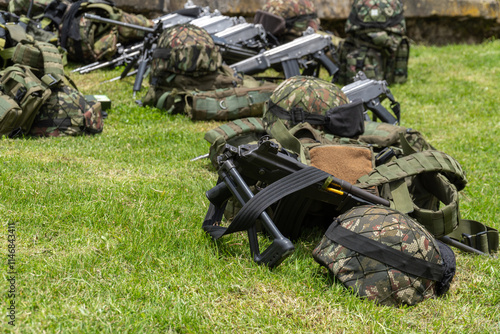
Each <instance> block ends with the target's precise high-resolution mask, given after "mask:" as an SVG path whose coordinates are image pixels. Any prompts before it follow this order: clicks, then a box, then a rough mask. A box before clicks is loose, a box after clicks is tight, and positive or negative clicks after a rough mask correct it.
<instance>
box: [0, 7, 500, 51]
mask: <svg viewBox="0 0 500 334" xmlns="http://www.w3.org/2000/svg"><path fill="white" fill-rule="evenodd" d="M192 1H193V3H194V4H196V5H200V6H209V7H210V8H211V9H212V10H213V9H215V8H217V9H218V10H219V11H221V12H222V13H223V14H226V15H230V16H244V17H246V18H247V20H248V21H249V22H251V20H252V19H253V16H254V13H255V11H256V10H258V9H260V8H261V7H262V5H263V4H264V3H265V1H266V0H192ZM314 1H315V4H316V8H317V11H318V16H319V17H320V18H321V25H322V27H323V28H324V29H327V30H330V31H333V32H334V33H335V34H337V35H339V36H343V32H344V24H345V20H346V18H347V16H348V15H349V11H350V6H351V1H352V0H314ZM8 2H9V1H8V0H0V9H4V10H5V9H6V8H7V4H8ZM115 3H116V5H117V6H118V7H120V8H122V9H123V10H125V11H127V12H131V13H141V14H144V15H146V16H148V17H150V18H154V17H157V16H159V15H161V14H165V13H168V12H170V11H173V10H177V9H180V8H183V7H184V4H185V3H186V1H185V0H115ZM403 3H404V5H405V17H406V22H407V26H408V36H409V37H410V38H411V39H413V40H414V41H416V42H420V43H428V44H435V45H443V44H448V43H478V42H482V41H483V40H485V39H487V38H491V37H495V38H500V0H406V1H404V2H403Z"/></svg>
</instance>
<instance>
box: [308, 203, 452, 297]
mask: <svg viewBox="0 0 500 334" xmlns="http://www.w3.org/2000/svg"><path fill="white" fill-rule="evenodd" d="M313 257H314V259H315V260H316V261H317V262H319V263H320V264H322V265H324V266H325V267H327V268H328V269H329V270H330V271H331V272H332V273H333V274H334V276H335V277H336V279H338V280H339V281H340V282H342V283H343V284H344V285H345V286H346V287H347V288H349V289H352V290H354V291H355V292H356V293H357V294H358V295H359V296H360V297H365V298H368V299H370V300H374V301H375V302H376V303H378V304H381V305H390V306H400V305H415V304H417V303H418V302H421V301H423V300H425V299H428V298H432V297H435V296H440V295H443V294H444V293H445V292H446V291H447V290H448V289H449V286H450V283H451V280H452V279H453V276H454V274H455V267H456V266H455V256H454V254H453V251H452V250H451V249H450V248H449V247H448V246H447V245H445V244H443V243H441V242H439V241H437V240H436V239H434V237H432V235H431V234H430V233H429V232H427V231H426V230H425V229H424V228H423V227H422V226H421V225H420V224H418V223H417V222H416V221H414V220H412V219H411V218H410V217H408V216H407V215H404V214H401V213H399V212H398V211H395V210H393V209H390V208H387V207H378V206H359V207H355V208H353V209H351V210H349V211H347V212H346V213H344V214H343V215H341V216H339V217H338V218H337V219H336V220H335V221H334V222H333V224H332V225H331V226H330V227H329V228H328V230H327V232H326V233H325V236H324V237H323V239H322V240H321V242H320V243H319V244H318V246H316V248H315V249H314V251H313Z"/></svg>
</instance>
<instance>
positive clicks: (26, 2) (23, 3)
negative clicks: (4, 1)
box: [8, 0, 67, 18]
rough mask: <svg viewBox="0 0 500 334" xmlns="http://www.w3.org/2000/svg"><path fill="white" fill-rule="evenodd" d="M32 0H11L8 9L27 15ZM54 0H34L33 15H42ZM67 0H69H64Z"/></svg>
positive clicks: (17, 13)
mask: <svg viewBox="0 0 500 334" xmlns="http://www.w3.org/2000/svg"><path fill="white" fill-rule="evenodd" d="M31 1H32V0H10V1H9V7H8V10H9V12H11V13H14V14H16V15H18V16H20V15H26V14H27V13H28V10H29V7H30V2H31ZM52 1H53V0H33V6H32V8H31V17H34V18H36V17H37V16H42V15H43V13H44V11H45V8H47V6H48V5H49V3H51V2H52ZM63 2H66V3H67V1H63Z"/></svg>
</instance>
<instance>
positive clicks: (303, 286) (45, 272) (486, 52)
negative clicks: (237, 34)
mask: <svg viewBox="0 0 500 334" xmlns="http://www.w3.org/2000/svg"><path fill="white" fill-rule="evenodd" d="M499 59H500V41H492V42H486V43H484V44H481V45H474V46H470V45H456V46H447V47H441V48H438V47H425V46H413V48H412V50H411V58H410V76H409V80H408V82H407V83H406V84H404V85H397V86H394V87H391V90H392V92H393V94H394V95H395V97H396V98H397V100H398V101H399V102H400V103H401V106H402V125H404V126H407V127H413V128H415V129H418V130H419V131H421V132H422V133H423V134H424V135H425V136H426V138H427V139H428V140H429V142H431V143H432V144H433V145H434V146H435V147H436V148H438V149H439V150H442V151H444V152H446V153H448V154H450V155H451V156H453V157H455V158H456V159H457V160H458V161H459V162H460V163H461V164H462V167H463V168H464V169H465V171H466V172H467V178H468V180H469V184H468V185H467V187H466V188H465V190H464V191H462V193H461V203H460V204H461V213H462V218H467V219H476V220H478V221H481V222H484V223H485V224H487V225H490V226H492V227H495V228H497V229H498V228H500V215H499V209H498V207H499V206H498V202H499V199H500V196H499V192H498V188H497V187H498V179H499V170H500V168H499V167H500V166H499V156H500V152H499V144H498V140H499V139H500V113H499V105H500V88H499V83H500V65H499V63H498V60H499ZM74 67H75V66H74V65H72V66H69V67H68V70H69V69H71V68H74ZM68 73H69V71H68ZM119 74H120V69H116V70H104V71H100V72H98V73H92V74H88V75H77V74H71V77H72V78H73V79H74V80H75V81H76V82H77V84H78V85H79V87H80V89H81V90H82V92H84V93H85V94H106V95H108V97H110V98H111V99H112V101H113V108H112V110H110V112H109V117H108V119H107V120H106V121H105V127H104V132H103V133H102V134H101V135H97V136H93V137H78V138H48V139H16V140H10V139H2V140H0V182H1V184H0V185H1V187H0V212H1V215H0V222H1V227H0V231H1V232H0V249H1V253H0V263H1V267H2V268H3V269H5V270H2V279H1V280H0V293H1V294H2V303H1V304H0V305H1V306H0V307H1V314H2V318H1V320H0V332H9V331H13V332H16V333H42V332H46V333H59V332H61V333H94V332H116V333H133V332H145V333H155V332H161V333H164V332H179V333H219V332H221V333H240V332H246V333H286V332H288V333H326V332H330V333H339V332H347V333H403V332H404V333H422V332H429V333H434V332H439V333H441V332H442V333H464V332H469V333H471V332H474V333H493V332H500V306H499V305H500V297H499V296H500V295H499V294H498V289H499V283H498V282H500V273H499V269H498V268H499V264H500V261H499V260H498V259H495V258H488V257H480V256H473V255H469V254H462V253H460V252H458V251H457V252H456V253H457V275H456V276H455V278H454V281H453V283H452V286H451V289H450V291H449V292H448V294H447V295H446V296H445V297H444V298H439V299H435V300H428V301H425V302H423V303H420V304H418V305H417V306H415V307H409V308H399V309H398V308H389V307H381V306H376V305H374V304H373V303H371V302H368V301H364V300H360V299H359V298H357V297H356V296H354V295H352V294H350V293H348V292H347V291H346V290H345V289H344V288H343V287H342V286H340V285H339V284H336V283H334V282H333V281H332V279H331V278H330V277H329V276H328V275H327V273H326V271H325V270H324V269H323V268H321V267H320V266H319V265H318V264H317V263H316V262H315V261H314V260H313V259H312V257H311V251H312V249H313V248H314V246H315V245H316V243H317V242H318V241H319V240H318V238H319V236H318V235H314V236H312V237H311V238H304V239H302V240H300V241H298V242H296V243H295V246H296V251H295V253H294V254H293V255H292V256H291V257H289V258H288V259H287V260H285V262H284V263H283V264H282V265H280V266H279V267H278V268H276V269H275V270H269V269H268V268H266V267H262V266H258V265H256V264H255V263H254V262H253V261H252V260H251V258H250V256H249V248H248V241H247V238H246V236H245V234H234V235H230V236H227V237H224V238H222V239H221V240H220V241H218V242H214V241H212V240H211V239H210V238H209V237H207V236H206V235H205V234H204V232H203V231H202V229H201V223H202V221H203V218H204V216H205V213H206V210H207V206H208V202H207V200H206V198H205V195H204V193H205V191H206V190H208V189H210V188H211V187H212V186H213V185H214V184H215V182H216V178H217V176H216V173H215V171H214V169H213V168H212V167H211V166H210V164H209V163H208V161H207V160H199V161H195V162H191V161H190V159H191V158H193V157H196V156H198V155H201V154H204V153H206V152H207V151H208V143H207V142H205V141H204V139H203V136H204V134H205V132H206V131H208V130H209V129H212V128H214V127H216V126H218V125H219V124H221V123H217V122H192V121H190V120H189V119H188V118H187V117H185V116H181V115H177V116H170V115H167V114H165V112H163V111H161V110H157V109H154V108H142V107H138V106H137V105H135V103H134V101H133V98H132V84H133V80H132V79H131V78H128V79H126V80H124V81H122V82H114V83H107V84H102V85H98V84H96V83H97V82H100V81H103V80H105V79H109V78H112V77H114V76H117V75H119ZM145 91H146V89H145V88H143V90H142V91H141V92H140V95H139V96H141V97H142V96H143V95H144V94H145ZM12 222H15V223H16V230H17V240H16V242H15V245H16V270H17V275H16V294H17V295H16V312H17V313H16V321H15V324H16V325H15V327H12V326H10V325H9V324H8V318H7V317H6V316H4V314H6V313H7V303H8V302H9V301H10V299H9V298H7V291H8V289H9V285H8V282H7V280H6V279H7V273H6V272H7V246H8V242H7V234H8V230H7V226H8V223H12Z"/></svg>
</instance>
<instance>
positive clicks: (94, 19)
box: [83, 13, 155, 32]
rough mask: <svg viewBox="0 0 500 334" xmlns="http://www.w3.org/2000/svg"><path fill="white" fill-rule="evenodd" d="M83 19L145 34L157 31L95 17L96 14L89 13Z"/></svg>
mask: <svg viewBox="0 0 500 334" xmlns="http://www.w3.org/2000/svg"><path fill="white" fill-rule="evenodd" d="M83 17H85V18H86V19H89V20H92V21H97V22H103V23H110V24H114V25H117V26H122V27H125V28H131V29H136V30H141V31H145V32H154V31H155V30H154V29H153V28H148V27H143V26H140V25H137V24H131V23H126V22H121V21H116V20H111V19H107V18H105V17H102V16H99V15H94V14H89V13H85V14H83Z"/></svg>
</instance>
